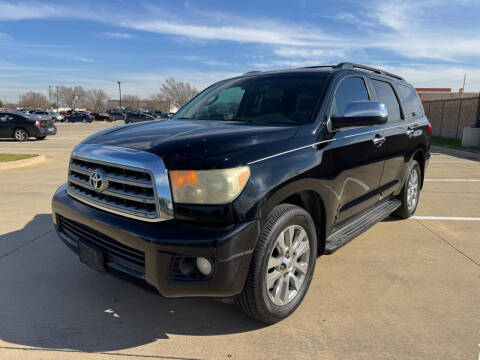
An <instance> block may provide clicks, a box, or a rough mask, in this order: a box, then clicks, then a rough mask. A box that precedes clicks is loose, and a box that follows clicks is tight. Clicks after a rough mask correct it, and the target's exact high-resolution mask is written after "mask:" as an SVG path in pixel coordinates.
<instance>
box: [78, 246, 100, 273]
mask: <svg viewBox="0 0 480 360" xmlns="http://www.w3.org/2000/svg"><path fill="white" fill-rule="evenodd" d="M78 256H79V257H80V261H81V262H83V263H85V264H87V265H88V266H90V267H91V268H92V269H94V270H97V271H99V272H101V273H104V272H106V269H105V257H104V256H103V253H102V252H101V251H98V250H95V249H93V248H91V247H90V246H88V245H85V244H84V243H83V242H81V241H79V242H78Z"/></svg>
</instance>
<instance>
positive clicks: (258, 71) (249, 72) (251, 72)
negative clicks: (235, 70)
mask: <svg viewBox="0 0 480 360" xmlns="http://www.w3.org/2000/svg"><path fill="white" fill-rule="evenodd" d="M256 73H261V71H260V70H252V71H247V72H246V73H243V75H250V74H256Z"/></svg>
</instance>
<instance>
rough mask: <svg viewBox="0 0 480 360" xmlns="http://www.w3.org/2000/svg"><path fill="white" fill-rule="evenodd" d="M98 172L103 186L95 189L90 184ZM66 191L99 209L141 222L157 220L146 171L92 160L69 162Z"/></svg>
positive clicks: (152, 194) (153, 185)
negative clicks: (103, 183)
mask: <svg viewBox="0 0 480 360" xmlns="http://www.w3.org/2000/svg"><path fill="white" fill-rule="evenodd" d="M95 171H97V172H98V171H101V173H102V174H104V175H102V176H104V179H103V181H104V182H105V183H106V186H105V187H104V188H102V189H101V190H98V189H95V188H94V187H93V185H92V182H91V181H90V177H91V175H92V173H93V172H95ZM68 192H69V194H70V195H72V196H73V197H75V198H77V199H79V200H83V201H84V202H87V203H89V204H90V205H93V206H96V207H99V208H101V209H104V210H107V211H111V212H114V213H119V214H121V215H126V216H130V217H133V218H137V219H142V220H150V221H155V220H156V219H158V218H159V216H158V210H157V201H156V196H155V184H154V181H153V179H152V176H151V175H150V173H149V172H147V171H146V170H142V169H137V168H132V167H127V166H122V165H120V164H111V163H105V162H101V161H96V160H92V159H84V158H75V157H72V159H71V160H70V167H69V170H68Z"/></svg>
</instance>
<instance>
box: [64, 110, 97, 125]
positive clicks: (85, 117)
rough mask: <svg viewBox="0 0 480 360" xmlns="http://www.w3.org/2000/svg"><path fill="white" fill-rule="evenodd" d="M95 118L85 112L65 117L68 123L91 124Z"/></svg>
mask: <svg viewBox="0 0 480 360" xmlns="http://www.w3.org/2000/svg"><path fill="white" fill-rule="evenodd" d="M93 119H94V117H93V115H90V114H87V113H84V112H77V113H73V114H72V115H69V116H65V121H66V122H84V123H86V122H89V123H91V122H92V121H93Z"/></svg>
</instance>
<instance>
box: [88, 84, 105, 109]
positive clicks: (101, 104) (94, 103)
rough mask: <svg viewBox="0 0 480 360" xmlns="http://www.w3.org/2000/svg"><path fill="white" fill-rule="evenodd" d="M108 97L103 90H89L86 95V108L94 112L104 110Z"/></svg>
mask: <svg viewBox="0 0 480 360" xmlns="http://www.w3.org/2000/svg"><path fill="white" fill-rule="evenodd" d="M107 101H108V95H107V94H106V93H105V91H103V90H96V89H90V90H87V93H86V104H87V108H88V109H91V110H95V111H100V110H103V109H105V107H106V104H107Z"/></svg>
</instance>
